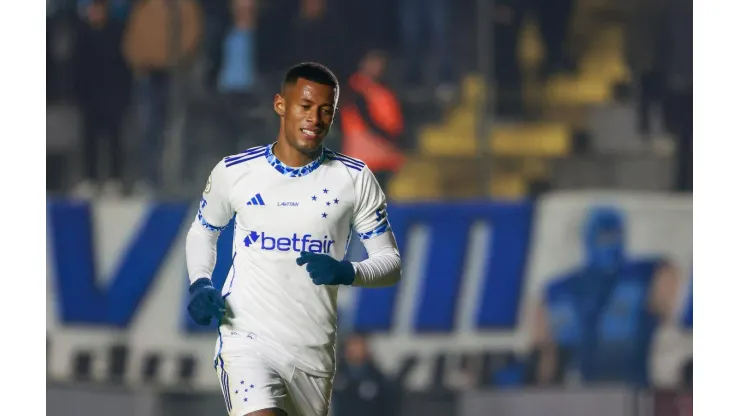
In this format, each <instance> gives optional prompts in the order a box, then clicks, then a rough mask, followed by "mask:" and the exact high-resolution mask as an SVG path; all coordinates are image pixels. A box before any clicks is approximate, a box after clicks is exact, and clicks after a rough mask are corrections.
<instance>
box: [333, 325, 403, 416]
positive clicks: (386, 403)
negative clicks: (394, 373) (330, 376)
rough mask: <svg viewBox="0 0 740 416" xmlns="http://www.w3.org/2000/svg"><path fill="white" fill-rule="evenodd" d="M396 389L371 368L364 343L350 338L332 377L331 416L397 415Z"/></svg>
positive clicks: (357, 336)
mask: <svg viewBox="0 0 740 416" xmlns="http://www.w3.org/2000/svg"><path fill="white" fill-rule="evenodd" d="M398 399H399V387H398V386H396V384H395V383H393V382H391V381H390V380H389V379H388V378H387V377H386V376H385V375H384V374H383V373H382V372H381V371H380V370H379V369H378V367H377V366H376V365H375V363H374V362H373V360H372V356H371V355H370V351H369V350H368V345H367V339H366V338H365V337H364V336H362V335H360V334H353V335H350V336H349V337H348V338H347V340H346V341H345V343H344V356H343V357H342V359H340V361H339V365H338V366H337V374H336V376H335V377H334V393H333V397H332V414H333V415H334V416H365V415H367V416H377V415H383V416H393V415H395V414H398V406H399V400H398Z"/></svg>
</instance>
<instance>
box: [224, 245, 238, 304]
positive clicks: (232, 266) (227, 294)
mask: <svg viewBox="0 0 740 416" xmlns="http://www.w3.org/2000/svg"><path fill="white" fill-rule="evenodd" d="M234 260H236V253H234V255H233V256H231V270H229V272H230V273H231V280H229V288H228V289H226V294H225V295H224V300H226V298H227V297H229V295H230V294H231V285H233V284H234V279H235V278H236V267H234Z"/></svg>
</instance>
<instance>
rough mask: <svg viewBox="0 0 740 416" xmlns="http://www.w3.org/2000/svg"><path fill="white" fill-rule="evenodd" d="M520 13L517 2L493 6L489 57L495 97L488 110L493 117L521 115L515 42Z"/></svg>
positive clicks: (521, 6)
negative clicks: (490, 52)
mask: <svg viewBox="0 0 740 416" xmlns="http://www.w3.org/2000/svg"><path fill="white" fill-rule="evenodd" d="M524 12H525V8H524V3H523V2H522V1H521V0H499V1H496V3H495V5H494V9H493V24H494V25H493V32H494V33H493V35H494V36H493V42H494V48H493V53H492V54H491V55H492V56H493V60H494V62H493V71H494V78H495V79H496V90H497V91H498V94H496V103H495V106H491V109H492V110H494V111H495V113H496V115H497V116H502V117H518V116H520V115H521V114H522V111H523V98H522V72H521V66H520V61H519V41H520V39H521V35H520V34H521V28H522V22H523V20H524Z"/></svg>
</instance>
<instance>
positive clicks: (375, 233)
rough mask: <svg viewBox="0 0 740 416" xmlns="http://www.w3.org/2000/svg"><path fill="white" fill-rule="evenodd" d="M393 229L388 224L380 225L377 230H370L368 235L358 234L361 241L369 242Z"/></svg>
mask: <svg viewBox="0 0 740 416" xmlns="http://www.w3.org/2000/svg"><path fill="white" fill-rule="evenodd" d="M390 229H391V227H390V225H388V223H384V224H380V225H379V226H377V227H375V229H373V230H370V231H368V232H366V233H357V234H359V235H360V239H361V240H369V239H371V238H373V237H377V236H379V235H381V234H383V233H385V232H386V231H388V230H390Z"/></svg>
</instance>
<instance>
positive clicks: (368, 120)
mask: <svg viewBox="0 0 740 416" xmlns="http://www.w3.org/2000/svg"><path fill="white" fill-rule="evenodd" d="M386 65H387V57H386V55H385V53H384V52H382V51H370V52H368V54H367V55H366V56H365V57H364V58H363V60H362V62H361V63H360V69H359V71H357V72H356V73H355V74H354V75H352V76H351V77H350V79H349V92H348V94H347V96H348V98H347V101H346V102H345V104H344V105H342V106H341V112H340V118H341V127H342V151H343V152H344V153H346V154H347V155H348V156H351V157H356V158H360V159H362V160H363V161H364V162H365V164H367V166H368V168H370V170H371V171H372V172H373V173H374V174H375V177H376V179H377V180H378V182H379V183H380V186H381V188H383V190H387V186H388V182H389V181H390V179H391V177H392V176H393V175H394V174H395V173H396V172H397V171H398V170H399V169H400V168H401V166H402V165H403V162H404V155H403V152H402V151H401V148H400V140H401V137H402V134H403V131H404V118H403V113H402V112H401V105H400V103H399V101H398V99H397V98H396V94H395V92H394V91H393V90H391V89H390V87H389V86H387V85H385V84H384V83H383V77H384V75H385V70H386Z"/></svg>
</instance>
